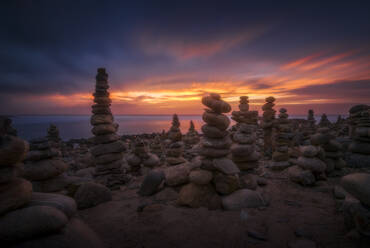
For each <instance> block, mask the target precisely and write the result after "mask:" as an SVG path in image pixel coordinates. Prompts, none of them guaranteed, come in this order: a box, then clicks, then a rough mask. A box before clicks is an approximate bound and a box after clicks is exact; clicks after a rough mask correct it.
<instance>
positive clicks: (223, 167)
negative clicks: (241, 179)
mask: <svg viewBox="0 0 370 248" xmlns="http://www.w3.org/2000/svg"><path fill="white" fill-rule="evenodd" d="M213 166H214V167H215V168H216V169H217V170H219V171H220V172H222V173H224V174H227V175H232V174H237V173H240V170H239V168H238V166H236V165H235V164H234V162H233V161H232V160H230V159H228V158H216V159H213Z"/></svg>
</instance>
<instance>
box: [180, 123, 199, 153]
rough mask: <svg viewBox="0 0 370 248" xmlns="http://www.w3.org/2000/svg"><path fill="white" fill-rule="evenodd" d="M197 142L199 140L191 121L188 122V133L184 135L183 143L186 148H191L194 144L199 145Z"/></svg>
mask: <svg viewBox="0 0 370 248" xmlns="http://www.w3.org/2000/svg"><path fill="white" fill-rule="evenodd" d="M199 140H200V138H199V134H198V132H197V131H196V130H195V127H194V123H193V121H190V127H189V131H188V132H187V133H186V134H185V137H184V143H185V144H186V145H187V146H188V147H191V146H193V145H195V144H198V143H199Z"/></svg>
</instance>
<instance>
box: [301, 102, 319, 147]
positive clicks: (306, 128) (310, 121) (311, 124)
mask: <svg viewBox="0 0 370 248" xmlns="http://www.w3.org/2000/svg"><path fill="white" fill-rule="evenodd" d="M315 123H316V120H315V116H314V112H313V110H312V109H309V110H308V116H307V123H306V124H305V125H303V126H302V129H301V132H302V134H303V145H310V138H311V135H313V134H315V132H316V128H315Z"/></svg>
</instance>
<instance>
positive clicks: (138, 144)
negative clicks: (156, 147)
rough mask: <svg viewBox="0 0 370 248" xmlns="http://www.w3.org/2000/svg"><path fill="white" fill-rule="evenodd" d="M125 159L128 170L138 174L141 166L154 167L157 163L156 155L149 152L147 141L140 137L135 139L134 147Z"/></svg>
mask: <svg viewBox="0 0 370 248" xmlns="http://www.w3.org/2000/svg"><path fill="white" fill-rule="evenodd" d="M126 160H127V163H128V164H129V166H130V172H131V173H132V174H134V175H140V174H141V172H140V170H141V168H142V167H147V168H154V167H155V166H157V165H159V158H158V157H157V155H155V154H153V153H150V152H149V149H148V145H147V143H146V142H145V141H143V140H142V139H140V138H137V139H136V140H135V142H134V147H133V148H132V151H131V153H130V154H129V155H128V156H127V158H126Z"/></svg>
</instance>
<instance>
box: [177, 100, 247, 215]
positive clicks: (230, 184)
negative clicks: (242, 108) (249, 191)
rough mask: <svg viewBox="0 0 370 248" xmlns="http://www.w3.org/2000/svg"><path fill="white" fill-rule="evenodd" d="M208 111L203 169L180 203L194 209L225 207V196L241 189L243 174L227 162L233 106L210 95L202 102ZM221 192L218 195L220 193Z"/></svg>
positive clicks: (192, 178) (193, 173)
mask: <svg viewBox="0 0 370 248" xmlns="http://www.w3.org/2000/svg"><path fill="white" fill-rule="evenodd" d="M202 103H203V104H204V105H205V106H206V107H208V108H207V109H205V112H204V113H203V121H204V122H206V124H205V125H203V126H202V132H203V134H204V136H203V137H202V138H201V141H200V144H201V148H200V154H201V156H202V157H201V158H200V161H201V165H200V168H196V169H194V170H192V171H191V172H190V175H189V180H190V183H189V184H187V185H185V186H184V187H182V189H181V191H180V194H179V199H178V202H179V204H181V205H187V206H190V207H208V208H209V209H216V208H220V207H221V199H220V197H219V195H218V194H217V193H219V194H221V195H229V194H231V193H233V192H234V191H236V190H237V189H239V188H240V180H239V173H240V170H239V169H238V167H237V166H236V165H235V164H234V163H233V161H232V160H230V159H229V158H227V155H228V154H229V152H230V146H231V140H230V138H229V133H228V132H227V131H226V129H227V128H228V127H229V125H230V120H229V118H228V117H227V116H226V115H224V114H223V113H228V112H230V110H231V106H230V105H229V104H228V103H226V102H225V101H223V100H222V99H221V96H220V95H219V94H210V95H209V96H205V97H203V99H202ZM216 192H217V193H216Z"/></svg>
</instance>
